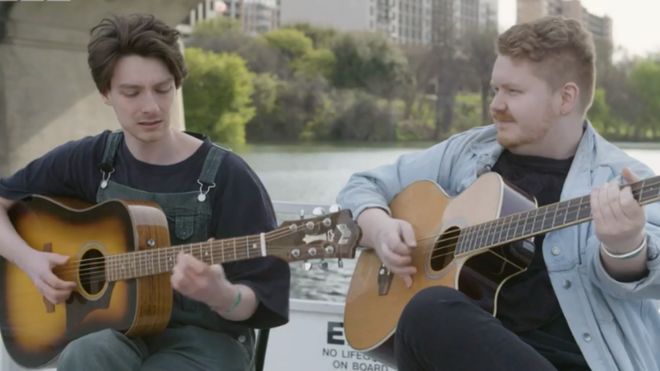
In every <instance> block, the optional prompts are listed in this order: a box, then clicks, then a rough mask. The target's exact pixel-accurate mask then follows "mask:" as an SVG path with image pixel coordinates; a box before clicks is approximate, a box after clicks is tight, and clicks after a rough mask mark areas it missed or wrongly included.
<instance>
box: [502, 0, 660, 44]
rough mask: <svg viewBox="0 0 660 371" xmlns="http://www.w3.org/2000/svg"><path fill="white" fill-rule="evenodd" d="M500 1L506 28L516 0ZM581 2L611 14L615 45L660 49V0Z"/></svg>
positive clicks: (513, 16)
mask: <svg viewBox="0 0 660 371" xmlns="http://www.w3.org/2000/svg"><path fill="white" fill-rule="evenodd" d="M499 1H500V2H499V23H500V29H506V28H508V27H510V26H512V25H513V24H514V23H515V21H516V0H499ZM582 6H583V7H585V8H586V9H587V10H588V11H589V12H590V13H592V14H595V15H597V16H603V15H607V16H609V17H610V18H612V34H613V38H614V45H615V47H618V46H621V47H623V48H625V49H626V50H627V51H628V53H629V54H630V55H635V56H643V55H646V54H648V53H653V52H656V53H657V52H660V1H659V0H582Z"/></svg>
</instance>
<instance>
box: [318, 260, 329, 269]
mask: <svg viewBox="0 0 660 371" xmlns="http://www.w3.org/2000/svg"><path fill="white" fill-rule="evenodd" d="M319 266H320V267H321V269H323V270H324V271H327V270H328V262H327V261H325V260H321V262H320V263H319Z"/></svg>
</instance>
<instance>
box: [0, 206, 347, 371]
mask: <svg viewBox="0 0 660 371" xmlns="http://www.w3.org/2000/svg"><path fill="white" fill-rule="evenodd" d="M67 205H71V204H70V203H69V204H67ZM67 205H65V204H64V203H62V202H60V201H57V200H54V199H51V198H47V197H43V196H32V197H30V198H29V199H26V200H24V201H21V202H18V203H16V204H15V205H14V206H13V207H12V208H11V209H10V210H9V216H10V220H11V222H12V224H13V226H14V227H15V228H16V230H17V232H18V233H19V235H20V236H21V237H22V238H23V239H24V240H25V241H27V243H28V244H29V245H30V246H31V247H32V248H34V249H37V250H41V251H52V252H56V253H59V254H63V255H67V256H69V257H70V258H69V260H68V262H67V263H66V264H64V265H62V266H58V267H56V268H55V270H54V272H55V274H56V275H57V276H59V277H60V278H62V279H64V280H67V281H73V282H76V283H77V288H76V289H75V290H74V292H73V294H72V295H71V297H70V298H69V299H68V300H67V301H66V303H64V304H58V305H52V304H51V303H49V302H48V301H46V300H45V299H44V298H43V296H42V295H41V294H40V293H39V291H38V290H37V289H36V288H35V286H34V285H33V283H32V281H31V280H30V278H29V277H28V275H27V274H25V273H24V272H23V271H21V270H20V269H18V268H17V267H16V266H15V265H14V264H11V263H9V262H8V261H6V260H4V259H1V258H0V290H2V291H0V292H1V295H0V323H1V325H2V327H1V328H0V330H1V332H2V340H3V342H4V345H5V347H6V349H7V351H8V353H9V355H10V356H11V357H12V358H13V359H14V360H15V361H16V362H17V363H18V364H20V365H22V366H24V367H42V366H45V365H47V364H49V363H51V362H52V361H53V360H54V359H55V358H56V357H57V355H58V354H59V352H60V351H61V350H62V349H63V348H64V346H66V344H68V343H69V342H70V341H71V340H73V339H76V338H78V337H80V336H83V335H85V334H88V333H90V332H94V331H97V330H101V329H104V328H114V329H117V330H120V331H123V332H124V333H126V334H127V335H130V336H136V335H138V336H139V335H146V334H153V333H157V332H159V331H161V330H162V329H164V328H165V326H166V325H167V323H168V321H169V319H170V314H171V310H172V288H171V285H170V278H169V276H170V274H169V273H170V272H171V270H172V268H173V267H174V264H175V262H176V256H177V254H178V253H179V252H186V253H189V254H192V255H193V256H195V257H196V258H197V259H200V260H202V261H204V262H207V263H209V264H215V263H223V262H231V261H237V260H243V259H252V258H258V257H263V256H275V257H278V258H280V259H283V260H285V261H299V260H307V259H329V258H352V257H353V256H354V253H355V245H356V244H357V241H359V239H360V230H359V228H358V227H357V225H356V224H354V222H353V220H352V217H351V214H350V212H349V211H348V210H342V211H339V212H335V213H332V214H328V215H325V216H319V217H315V218H310V219H304V220H297V221H289V222H284V223H283V224H282V225H281V226H280V227H278V228H277V229H275V230H272V231H270V232H266V233H261V234H255V235H250V236H243V237H236V238H229V239H220V240H211V241H206V242H201V243H192V244H186V245H179V246H170V240H169V232H168V225H167V219H166V217H165V214H164V213H163V212H162V210H161V209H160V208H159V207H158V206H157V205H156V204H153V203H148V202H135V201H122V200H110V201H107V202H104V203H101V204H98V205H96V206H91V207H87V208H80V207H78V208H74V207H71V206H67Z"/></svg>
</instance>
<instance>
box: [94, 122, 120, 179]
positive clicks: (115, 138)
mask: <svg viewBox="0 0 660 371" xmlns="http://www.w3.org/2000/svg"><path fill="white" fill-rule="evenodd" d="M123 138H124V133H123V132H122V131H121V130H118V131H113V132H112V133H110V135H108V139H107V140H106V142H105V150H104V151H103V159H102V160H101V164H99V170H101V174H103V180H101V188H103V189H105V188H106V187H107V186H108V181H109V180H110V176H111V175H112V173H114V172H115V166H114V165H115V155H116V154H117V149H118V148H119V144H120V143H121V141H122V139H123Z"/></svg>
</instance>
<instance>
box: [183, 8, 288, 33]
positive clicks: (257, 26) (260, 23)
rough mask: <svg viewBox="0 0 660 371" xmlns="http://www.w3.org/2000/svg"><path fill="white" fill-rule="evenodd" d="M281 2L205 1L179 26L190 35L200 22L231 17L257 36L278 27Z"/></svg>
mask: <svg viewBox="0 0 660 371" xmlns="http://www.w3.org/2000/svg"><path fill="white" fill-rule="evenodd" d="M279 2H280V0H224V1H223V0H203V1H201V2H200V3H199V4H197V7H195V8H194V9H192V10H191V11H190V14H189V15H188V17H187V18H186V20H185V21H184V22H183V24H182V25H181V26H179V30H181V31H182V32H184V33H189V32H190V31H191V30H192V28H193V27H195V25H196V24H197V23H198V22H201V21H206V20H210V19H214V18H216V17H222V16H224V17H230V18H233V19H236V20H238V21H240V22H241V25H242V27H243V32H245V33H247V34H250V35H256V34H260V33H265V32H268V31H271V30H274V29H276V28H277V27H278V20H279Z"/></svg>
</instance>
